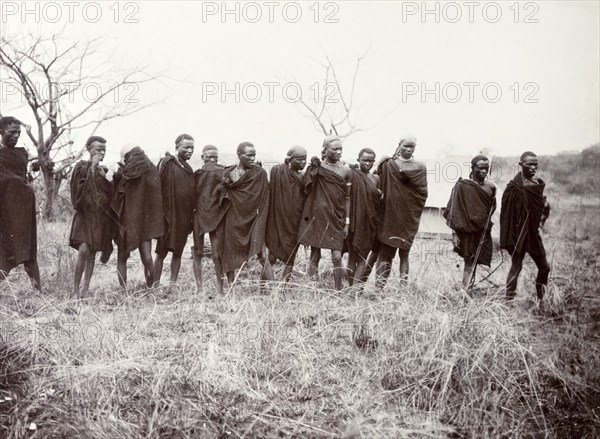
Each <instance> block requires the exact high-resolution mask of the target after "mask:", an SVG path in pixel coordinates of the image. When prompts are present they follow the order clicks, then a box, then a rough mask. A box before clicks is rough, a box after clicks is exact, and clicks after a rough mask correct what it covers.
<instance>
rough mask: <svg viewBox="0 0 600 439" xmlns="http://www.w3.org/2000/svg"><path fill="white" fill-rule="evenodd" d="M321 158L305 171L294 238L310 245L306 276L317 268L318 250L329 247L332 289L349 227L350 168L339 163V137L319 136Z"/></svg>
mask: <svg viewBox="0 0 600 439" xmlns="http://www.w3.org/2000/svg"><path fill="white" fill-rule="evenodd" d="M323 148H324V149H325V160H323V161H322V162H321V163H320V164H316V163H315V165H314V166H313V167H312V169H311V171H310V175H307V184H306V192H307V198H306V201H305V203H304V209H303V212H302V219H301V221H300V228H299V230H298V241H299V242H300V244H303V245H309V246H311V247H312V248H311V255H310V268H309V276H314V275H315V273H316V271H317V265H318V257H319V256H320V251H319V252H316V251H315V249H319V250H320V249H322V248H327V249H330V250H331V261H332V263H333V277H334V282H335V289H336V290H338V291H339V290H341V289H342V279H343V276H344V273H343V267H342V250H343V247H344V240H345V239H346V238H347V237H348V232H349V229H350V194H351V189H352V182H351V180H352V176H351V174H352V173H351V170H350V168H349V167H348V166H346V165H345V164H341V163H340V159H341V157H342V148H343V147H342V140H341V139H340V138H339V137H337V136H327V137H325V140H323Z"/></svg>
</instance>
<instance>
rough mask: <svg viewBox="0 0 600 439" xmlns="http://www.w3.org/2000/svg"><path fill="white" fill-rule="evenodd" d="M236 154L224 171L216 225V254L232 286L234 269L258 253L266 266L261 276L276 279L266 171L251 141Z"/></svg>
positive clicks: (239, 147) (242, 144) (240, 147)
mask: <svg viewBox="0 0 600 439" xmlns="http://www.w3.org/2000/svg"><path fill="white" fill-rule="evenodd" d="M237 155H238V159H239V163H238V164H237V165H233V166H229V167H227V168H225V170H224V172H223V185H224V190H223V192H222V193H221V203H220V204H221V208H220V211H219V225H218V226H217V241H218V251H219V254H218V255H217V257H218V258H219V260H220V263H221V267H222V270H223V272H224V273H225V274H226V275H227V280H228V281H229V285H230V286H231V285H232V284H233V281H234V279H235V270H237V269H239V268H241V267H242V265H243V264H244V263H245V262H246V261H248V259H250V258H251V257H252V256H255V255H256V256H257V257H258V259H259V261H260V263H261V264H262V266H263V270H262V274H261V279H263V280H272V279H273V269H272V267H271V264H270V263H269V260H268V259H266V258H265V256H266V255H265V229H266V225H267V215H268V212H269V180H268V178H267V173H266V171H265V170H264V169H263V168H262V167H260V166H258V165H257V164H255V159H256V149H255V148H254V145H253V144H252V143H250V142H242V143H240V144H239V146H238V148H237ZM215 268H216V265H215ZM221 276H222V275H221Z"/></svg>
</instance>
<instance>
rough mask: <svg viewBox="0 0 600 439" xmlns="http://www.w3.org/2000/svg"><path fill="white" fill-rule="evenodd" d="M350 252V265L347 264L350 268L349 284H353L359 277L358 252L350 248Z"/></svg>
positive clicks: (348, 268)
mask: <svg viewBox="0 0 600 439" xmlns="http://www.w3.org/2000/svg"><path fill="white" fill-rule="evenodd" d="M349 250H350V251H349V254H348V265H347V266H346V268H347V270H348V285H350V286H352V285H353V284H354V281H355V279H358V276H356V262H357V261H356V259H357V257H358V254H357V253H356V252H355V251H354V249H352V248H350V249H349Z"/></svg>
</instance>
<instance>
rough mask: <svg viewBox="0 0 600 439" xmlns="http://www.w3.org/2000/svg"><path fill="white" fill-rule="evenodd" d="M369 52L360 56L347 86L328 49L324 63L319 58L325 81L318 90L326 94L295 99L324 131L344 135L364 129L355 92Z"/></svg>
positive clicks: (307, 115) (343, 136) (303, 110)
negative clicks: (361, 68)
mask: <svg viewBox="0 0 600 439" xmlns="http://www.w3.org/2000/svg"><path fill="white" fill-rule="evenodd" d="M367 53H368V49H367V50H366V51H365V53H364V54H363V55H361V56H359V57H357V59H356V63H355V67H354V74H353V76H352V81H351V82H350V84H348V85H347V86H346V87H344V86H343V84H342V81H340V79H339V77H338V74H337V72H336V69H335V66H334V64H333V62H332V60H331V58H330V57H329V55H328V54H327V53H325V63H320V62H319V65H320V66H321V67H322V68H323V70H324V72H323V76H324V83H323V84H322V87H319V92H320V91H323V92H324V96H322V97H321V96H320V94H317V95H315V97H318V99H314V100H313V102H311V101H310V99H306V98H305V97H304V96H302V97H300V99H299V100H298V101H297V102H296V104H297V105H299V106H300V109H301V111H300V112H301V113H302V114H303V115H304V116H305V117H307V118H308V119H309V120H310V121H311V122H312V123H313V125H314V127H315V128H316V129H317V130H318V131H321V132H322V133H323V134H324V135H329V134H336V135H337V136H339V137H340V138H342V139H345V138H346V137H349V136H351V135H352V134H354V133H356V132H358V131H362V129H361V128H359V127H358V126H357V124H356V120H355V113H356V108H355V107H354V92H355V90H356V79H357V77H358V72H359V69H360V63H361V61H362V60H363V59H364V58H365V56H367ZM313 91H314V90H313Z"/></svg>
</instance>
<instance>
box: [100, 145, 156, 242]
mask: <svg viewBox="0 0 600 439" xmlns="http://www.w3.org/2000/svg"><path fill="white" fill-rule="evenodd" d="M114 182H115V183H114V184H115V194H114V196H113V199H112V202H111V205H110V206H111V208H112V210H113V211H114V212H115V213H116V214H117V216H118V218H119V224H118V225H119V227H118V233H117V235H116V238H115V241H116V242H117V245H119V247H124V248H125V249H126V250H127V251H128V252H130V251H132V250H135V249H136V248H138V247H139V245H140V243H142V242H144V241H148V240H150V239H154V238H158V237H159V236H161V235H162V234H163V232H164V215H163V206H162V193H161V188H160V177H159V175H158V169H157V168H156V166H154V165H153V164H152V162H151V161H150V159H148V157H146V154H145V153H144V151H142V149H141V148H139V147H135V148H133V149H132V150H131V151H129V152H128V153H127V154H125V166H124V167H123V169H122V170H121V171H119V172H117V173H116V174H115V177H114Z"/></svg>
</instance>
